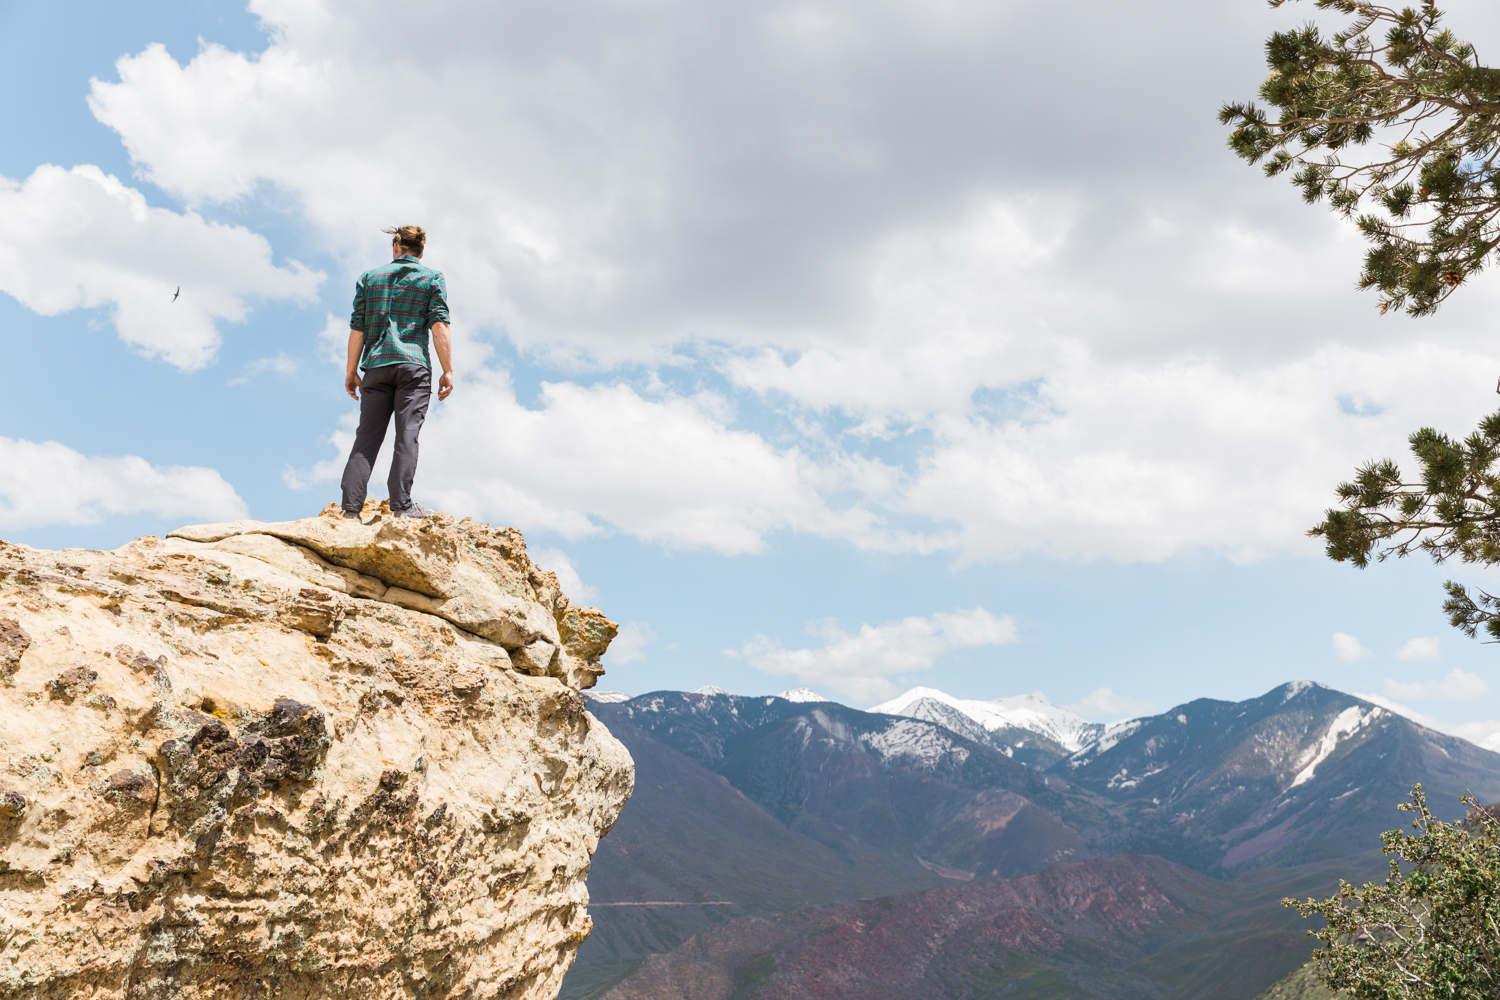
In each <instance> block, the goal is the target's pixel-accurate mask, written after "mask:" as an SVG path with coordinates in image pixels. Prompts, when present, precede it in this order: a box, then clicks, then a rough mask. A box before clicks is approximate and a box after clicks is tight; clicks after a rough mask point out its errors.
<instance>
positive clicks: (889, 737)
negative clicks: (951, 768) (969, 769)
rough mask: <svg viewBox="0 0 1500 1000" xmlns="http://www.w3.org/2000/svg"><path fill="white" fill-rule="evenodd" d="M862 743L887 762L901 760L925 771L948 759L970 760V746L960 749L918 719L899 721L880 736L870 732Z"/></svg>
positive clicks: (957, 760) (954, 761) (880, 733)
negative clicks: (914, 763)
mask: <svg viewBox="0 0 1500 1000" xmlns="http://www.w3.org/2000/svg"><path fill="white" fill-rule="evenodd" d="M861 740H862V742H863V743H864V744H865V745H866V746H868V747H869V748H870V749H871V750H874V751H875V752H876V753H878V754H880V755H881V756H882V757H884V758H885V759H886V760H890V759H891V758H893V757H900V758H904V759H906V760H912V761H915V762H916V763H917V764H920V765H921V766H922V767H924V768H932V767H935V766H936V765H937V764H938V763H939V762H940V761H942V760H943V758H945V757H949V758H951V759H952V761H953V763H955V764H962V763H963V762H964V761H966V760H968V759H969V751H968V748H967V747H962V746H959V745H958V744H956V743H954V742H953V741H952V740H951V739H949V738H948V737H947V736H946V735H945V734H944V733H943V731H942V730H941V729H938V728H936V727H934V726H929V725H925V724H923V723H921V722H918V721H916V720H915V719H897V720H896V721H894V722H892V723H891V724H890V725H889V726H888V727H886V729H885V730H884V731H882V732H878V733H866V734H865V735H864V736H863V737H861Z"/></svg>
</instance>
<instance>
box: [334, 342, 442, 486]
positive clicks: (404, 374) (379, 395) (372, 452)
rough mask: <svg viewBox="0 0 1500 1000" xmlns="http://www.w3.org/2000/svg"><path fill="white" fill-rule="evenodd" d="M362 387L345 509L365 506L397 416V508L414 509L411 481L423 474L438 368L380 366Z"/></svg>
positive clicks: (392, 477) (394, 461) (393, 468)
mask: <svg viewBox="0 0 1500 1000" xmlns="http://www.w3.org/2000/svg"><path fill="white" fill-rule="evenodd" d="M359 385H360V389H359V431H358V433H356V434H355V435H354V447H353V448H352V449H351V450H350V452H349V462H348V464H347V465H345V466H344V483H343V486H344V500H343V507H344V509H345V510H352V511H358V510H360V509H361V508H362V507H364V505H365V492H366V490H368V489H369V485H370V469H371V467H372V466H374V464H375V456H376V455H378V454H380V446H381V444H382V443H384V441H385V431H386V428H387V427H388V426H389V425H390V422H391V417H392V415H394V416H395V418H396V442H395V444H396V447H395V454H394V455H393V456H392V457H391V475H390V478H389V479H387V480H386V485H387V486H388V487H389V488H390V494H391V510H405V509H406V508H408V507H410V506H411V483H412V480H413V479H415V478H416V475H417V435H418V434H420V433H422V421H423V420H426V419H427V402H428V400H429V399H431V397H432V369H431V368H428V367H427V366H426V365H415V364H400V365H380V366H379V367H377V368H366V369H365V372H364V378H363V379H361V381H360V383H359Z"/></svg>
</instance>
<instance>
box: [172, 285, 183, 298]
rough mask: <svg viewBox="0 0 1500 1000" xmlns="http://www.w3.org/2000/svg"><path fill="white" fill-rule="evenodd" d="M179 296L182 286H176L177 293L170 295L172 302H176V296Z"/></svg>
mask: <svg viewBox="0 0 1500 1000" xmlns="http://www.w3.org/2000/svg"><path fill="white" fill-rule="evenodd" d="M181 294H182V286H181V285H178V286H177V291H175V292H173V293H172V301H173V302H176V301H177V296H179V295H181Z"/></svg>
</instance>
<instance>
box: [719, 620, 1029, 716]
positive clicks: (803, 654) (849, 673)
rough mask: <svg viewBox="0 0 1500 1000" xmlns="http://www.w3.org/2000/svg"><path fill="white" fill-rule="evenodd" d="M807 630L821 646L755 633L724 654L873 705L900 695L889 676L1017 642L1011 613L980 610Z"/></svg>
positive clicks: (829, 623) (828, 623)
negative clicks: (952, 654) (790, 644)
mask: <svg viewBox="0 0 1500 1000" xmlns="http://www.w3.org/2000/svg"><path fill="white" fill-rule="evenodd" d="M807 631H808V633H809V634H811V635H814V636H816V637H818V638H819V639H821V640H822V642H823V645H822V646H821V647H820V648H817V649H786V648H785V647H783V646H782V644H781V643H780V642H778V641H777V640H775V639H771V638H768V637H766V636H764V635H758V636H756V637H755V638H753V639H751V640H750V641H749V642H747V643H745V644H744V646H742V647H741V648H739V649H737V650H734V649H731V650H725V653H726V654H727V655H729V656H735V657H743V658H744V659H746V660H748V661H749V662H750V664H751V665H752V666H754V667H755V668H756V669H758V670H764V671H765V672H766V673H768V674H773V675H776V676H778V677H779V676H786V675H788V674H790V675H792V676H795V677H796V678H797V679H798V680H799V681H801V682H803V683H804V684H806V685H809V686H811V685H817V686H818V687H823V688H827V689H830V690H833V691H837V692H839V693H842V694H846V695H848V696H850V697H851V698H854V699H855V700H857V701H861V702H864V703H873V702H877V701H883V700H885V699H888V698H891V697H894V696H895V695H896V694H899V693H900V688H899V687H897V685H896V684H895V683H893V682H892V681H891V679H890V678H892V677H895V676H897V675H904V674H908V673H911V672H913V671H917V670H926V669H928V668H930V667H931V666H932V665H933V663H934V661H936V659H937V658H938V657H939V656H942V655H943V654H944V653H947V652H949V651H951V650H955V649H975V648H978V647H981V646H997V645H1004V644H1006V643H1012V642H1016V641H1017V638H1018V636H1017V632H1016V624H1015V622H1014V621H1013V620H1012V619H1011V617H1010V615H1001V616H999V617H996V616H995V615H992V614H990V613H989V612H988V611H986V610H985V609H984V608H981V607H976V608H972V609H969V610H958V611H951V612H939V613H938V614H935V615H932V616H930V617H926V618H923V617H916V616H913V617H910V618H902V619H899V620H897V621H892V622H886V623H885V624H883V625H865V624H861V625H860V627H859V631H858V632H854V633H850V632H847V631H845V630H844V629H843V628H842V627H841V626H840V625H839V624H838V622H837V621H835V620H833V619H831V618H828V619H823V620H820V621H815V622H811V623H810V624H809V625H808V626H807Z"/></svg>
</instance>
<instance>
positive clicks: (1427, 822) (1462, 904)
mask: <svg viewBox="0 0 1500 1000" xmlns="http://www.w3.org/2000/svg"><path fill="white" fill-rule="evenodd" d="M1464 801H1465V802H1466V803H1467V804H1468V805H1469V806H1470V809H1469V815H1468V817H1467V818H1466V819H1464V820H1463V822H1461V823H1444V822H1443V821H1442V820H1441V819H1438V818H1437V817H1436V816H1434V815H1433V814H1432V812H1431V811H1430V810H1429V809H1428V807H1427V799H1426V797H1425V796H1424V795H1423V792H1422V786H1421V785H1417V786H1415V787H1414V788H1413V789H1412V793H1411V800H1410V801H1409V802H1404V803H1402V804H1401V805H1400V807H1399V808H1400V809H1401V810H1403V811H1405V812H1414V813H1416V814H1417V816H1416V819H1415V820H1414V821H1413V823H1412V828H1413V829H1415V830H1416V831H1417V832H1416V833H1415V834H1410V833H1407V832H1405V831H1403V830H1393V831H1391V832H1389V833H1383V834H1381V835H1380V839H1381V849H1382V851H1384V853H1385V854H1387V855H1389V856H1390V858H1391V862H1390V874H1389V875H1388V876H1387V877H1386V879H1385V881H1384V882H1373V883H1370V884H1367V885H1365V886H1362V887H1360V888H1358V889H1356V888H1355V887H1354V886H1352V885H1350V884H1349V883H1348V882H1344V881H1340V883H1339V891H1338V892H1337V893H1335V894H1334V895H1332V896H1329V897H1328V898H1327V899H1307V900H1306V901H1302V902H1299V901H1298V900H1296V899H1284V900H1282V903H1283V904H1284V905H1286V906H1289V907H1293V908H1295V909H1296V910H1297V911H1298V912H1299V913H1301V914H1302V915H1303V916H1304V917H1314V916H1318V917H1322V918H1323V919H1324V921H1325V923H1324V926H1323V927H1322V928H1321V929H1319V930H1316V931H1310V932H1309V933H1311V934H1312V935H1314V936H1315V937H1317V938H1319V939H1320V940H1321V941H1322V942H1323V947H1321V948H1319V949H1318V950H1317V951H1315V952H1313V961H1314V962H1315V963H1316V964H1317V970H1318V978H1319V979H1321V980H1322V981H1323V982H1324V983H1325V984H1326V985H1327V986H1328V987H1329V988H1330V989H1332V990H1334V991H1335V992H1336V993H1339V994H1341V995H1343V996H1347V997H1350V998H1352V1000H1439V998H1442V1000H1457V998H1465V997H1493V996H1495V995H1497V992H1500V823H1497V822H1496V821H1495V819H1494V818H1493V816H1492V815H1491V814H1490V811H1489V810H1486V809H1484V808H1482V807H1481V806H1480V805H1479V803H1478V802H1477V801H1475V800H1474V799H1472V798H1465V799H1464Z"/></svg>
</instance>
